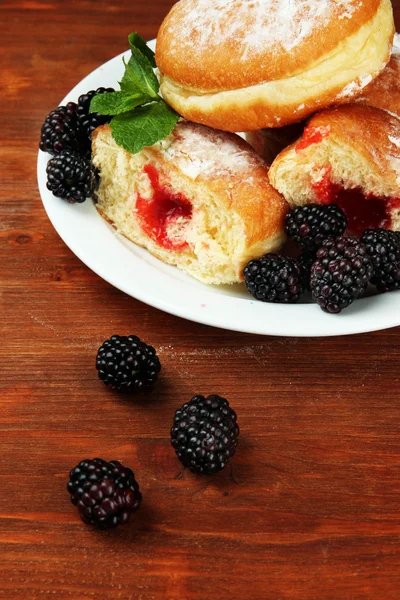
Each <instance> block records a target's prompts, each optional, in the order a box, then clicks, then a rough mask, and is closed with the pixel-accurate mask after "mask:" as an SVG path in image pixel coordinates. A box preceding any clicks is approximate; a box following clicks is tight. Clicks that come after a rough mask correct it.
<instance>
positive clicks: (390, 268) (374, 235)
mask: <svg viewBox="0 0 400 600" xmlns="http://www.w3.org/2000/svg"><path fill="white" fill-rule="evenodd" d="M361 241H362V242H363V243H364V244H365V246H366V248H367V253H368V255H369V256H370V257H371V260H372V264H373V267H374V272H373V274H372V277H371V283H373V284H374V285H376V287H377V289H378V291H379V292H390V291H393V290H399V289H400V233H398V232H394V231H388V230H386V229H367V230H366V231H364V233H363V236H362V238H361Z"/></svg>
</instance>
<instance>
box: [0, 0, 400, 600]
mask: <svg viewBox="0 0 400 600" xmlns="http://www.w3.org/2000/svg"><path fill="white" fill-rule="evenodd" d="M171 5H172V2H171V1H169V0H152V1H150V2H144V1H143V0H140V1H138V2H132V1H128V0H121V1H119V2H113V1H107V2H106V1H104V0H96V1H95V0H90V1H89V0H80V1H79V2H64V1H62V0H59V1H55V0H36V1H33V0H32V1H28V0H24V1H22V0H2V2H0V23H1V31H2V35H1V42H0V43H1V50H0V52H1V53H0V57H1V84H0V85H1V90H2V91H1V103H0V113H1V140H2V141H1V145H0V168H1V176H0V182H1V183H0V199H1V202H0V215H1V216H0V253H1V263H0V277H1V290H0V291H1V296H0V298H1V325H0V327H1V342H0V355H1V359H0V365H1V367H0V382H1V383H0V384H1V394H0V432H1V433H0V597H1V598H22V597H24V598H29V599H30V598H33V599H36V598H38V599H39V598H50V597H52V598H79V599H93V598H110V599H111V598H112V599H124V600H128V599H132V600H151V599H157V600H158V599H167V600H172V599H173V600H177V599H179V600H181V599H184V600H186V599H188V600H190V599H196V600H208V599H217V598H220V599H224V600H228V599H232V600H245V599H251V600H255V599H257V600H258V599H262V600H264V599H275V600H278V599H299V600H300V599H315V600H323V599H332V600H341V599H346V600H347V599H352V600H358V599H364V598H371V599H374V600H377V599H385V600H388V599H389V600H390V599H393V600H398V599H399V598H400V394H399V385H400V375H399V361H400V347H399V343H400V329H394V330H391V331H384V332H379V333H373V334H368V335H362V336H353V337H342V338H336V339H283V338H268V337H256V336H252V335H244V334H238V333H230V332H225V331H220V330H217V329H213V328H210V327H206V326H202V325H197V324H194V323H189V322H186V321H184V320H182V319H179V318H175V317H173V316H170V315H167V314H164V313H162V312H160V311H158V310H155V309H153V308H150V307H148V306H145V305H144V304H142V303H140V302H138V301H136V300H134V299H132V298H130V297H128V296H126V295H124V294H123V293H121V292H119V291H117V290H116V289H113V288H112V287H111V286H110V285H108V284H107V283H105V282H104V281H102V280H101V279H100V278H99V277H97V276H96V275H95V274H94V273H92V272H91V271H90V270H89V269H88V268H87V267H86V266H85V265H84V264H82V263H81V262H80V261H79V260H78V259H77V258H76V257H75V256H74V255H73V254H72V252H71V251H70V250H69V249H68V248H67V247H66V246H65V245H64V243H63V242H62V241H61V239H60V238H59V237H58V235H57V234H56V232H55V231H54V230H53V228H52V226H51V224H50V222H49V221H48V219H47V217H46V214H45V212H44V210H43V207H42V204H41V201H40V197H39V193H38V190H37V185H36V164H35V163H36V155H37V144H38V139H39V130H40V126H41V123H42V121H43V119H44V117H45V115H46V114H47V113H48V112H49V110H51V109H52V108H54V107H55V106H56V105H57V104H58V102H59V100H60V98H62V97H63V96H64V95H65V94H66V93H67V92H68V90H70V89H71V88H72V87H73V86H74V85H75V84H76V83H77V82H78V81H79V80H80V79H81V78H82V77H83V76H85V75H86V74H87V73H89V72H90V71H92V70H93V69H94V68H95V67H97V66H98V65H100V64H101V63H103V62H104V61H106V60H108V59H110V58H111V57H113V56H115V55H116V54H118V53H120V52H121V51H123V50H124V49H126V36H127V34H128V33H129V32H130V31H131V30H137V31H139V32H140V33H141V34H142V36H143V37H145V38H147V39H150V38H153V37H154V36H155V35H156V32H157V27H158V25H159V24H160V22H161V19H162V17H163V16H164V15H165V14H166V12H167V10H168V9H169V7H170V6H171ZM394 6H395V11H396V13H397V22H398V24H399V25H398V26H400V1H399V0H395V2H394ZM88 235H90V232H88ZM113 333H120V334H130V333H135V334H137V335H139V336H140V337H142V338H143V339H144V340H146V341H147V342H149V343H152V344H153V345H154V346H155V347H156V348H157V349H158V352H159V355H160V358H161V361H162V364H163V371H162V376H161V378H160V381H159V383H158V385H157V387H156V389H155V391H154V393H153V394H152V395H151V396H148V397H144V398H140V399H138V400H132V401H128V400H127V399H124V398H121V397H119V396H118V395H116V394H115V393H112V392H111V391H109V390H107V389H106V388H105V387H104V386H103V385H102V384H101V382H100V381H99V380H98V379H97V375H96V371H95V368H94V360H95V355H96V350H97V348H98V346H99V345H100V343H101V342H102V341H103V340H104V339H106V338H107V337H109V336H110V335H112V334H113ZM194 393H204V394H209V393H220V394H221V395H224V396H226V397H227V398H228V399H229V400H230V402H231V404H232V406H233V407H234V408H235V409H236V411H237V413H238V419H239V423H240V426H241V437H240V446H239V449H238V452H237V455H236V456H235V458H234V460H233V461H232V464H231V467H229V468H227V469H226V470H225V472H222V473H221V474H219V475H217V476H213V477H210V478H202V477H198V476H194V475H192V474H191V473H189V472H187V471H186V472H184V473H183V474H182V475H181V468H180V463H179V462H178V460H177V459H176V457H175V454H174V452H173V450H172V448H171V446H170V444H169V428H170V424H171V420H172V415H173V412H174V409H175V408H177V407H178V406H179V405H180V404H182V403H183V402H184V401H185V400H187V399H189V398H190V397H191V396H192V395H193V394H194ZM95 456H101V457H103V458H105V459H107V460H111V459H119V460H121V461H122V462H123V463H125V464H126V465H128V466H131V467H132V468H133V469H134V471H135V473H136V475H137V478H138V480H139V482H140V485H141V489H142V491H143V496H144V500H143V504H142V508H141V509H140V511H139V512H138V513H137V515H136V517H135V518H134V519H133V521H132V523H131V524H130V525H128V526H126V527H121V528H120V529H119V530H115V531H109V532H98V531H94V530H92V529H90V528H88V527H86V526H85V525H83V524H82V523H81V522H80V520H79V517H78V514H77V512H76V510H75V508H74V507H72V505H71V504H70V501H69V497H68V494H67V492H66V489H65V486H66V482H67V477H68V472H69V470H70V468H72V467H73V466H74V465H75V464H76V463H77V462H78V461H80V460H81V459H83V458H85V457H90V458H93V457H95Z"/></svg>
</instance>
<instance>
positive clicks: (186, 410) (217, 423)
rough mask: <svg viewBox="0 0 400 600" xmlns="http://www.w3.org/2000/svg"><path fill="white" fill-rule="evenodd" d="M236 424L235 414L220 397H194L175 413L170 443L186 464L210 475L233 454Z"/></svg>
mask: <svg viewBox="0 0 400 600" xmlns="http://www.w3.org/2000/svg"><path fill="white" fill-rule="evenodd" d="M238 435H239V427H238V425H237V423H236V413H235V411H234V410H232V408H230V406H229V402H228V401H227V400H225V398H221V396H217V395H212V396H208V398H205V397H204V396H200V395H197V396H193V398H192V399H191V400H190V401H189V402H187V403H186V404H184V405H183V406H182V407H181V408H180V409H178V410H177V411H176V412H175V416H174V423H173V426H172V429H171V443H172V445H173V447H174V448H175V452H176V454H177V456H178V458H179V460H180V461H181V462H182V464H183V465H184V466H185V467H189V469H190V470H191V471H193V473H203V474H204V475H211V474H212V473H217V472H218V471H221V469H223V468H224V467H225V465H226V463H227V462H228V460H229V459H230V458H231V456H233V455H234V454H235V451H236V447H237V444H238V443H237V437H238Z"/></svg>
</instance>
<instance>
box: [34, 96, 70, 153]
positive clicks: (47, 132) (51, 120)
mask: <svg viewBox="0 0 400 600" xmlns="http://www.w3.org/2000/svg"><path fill="white" fill-rule="evenodd" d="M76 111H77V105H76V104H75V102H69V103H68V104H67V105H66V106H59V107H58V108H56V109H55V110H52V111H51V113H49V114H48V115H47V117H46V119H45V121H44V123H43V125H42V130H41V135H40V144H39V147H40V149H41V150H43V152H49V153H50V154H59V153H60V152H62V151H63V150H66V149H70V150H78V149H79V132H78V119H77V112H76Z"/></svg>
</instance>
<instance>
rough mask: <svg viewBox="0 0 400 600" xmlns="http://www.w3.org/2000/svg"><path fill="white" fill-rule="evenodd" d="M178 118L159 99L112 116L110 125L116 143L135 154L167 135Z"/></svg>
mask: <svg viewBox="0 0 400 600" xmlns="http://www.w3.org/2000/svg"><path fill="white" fill-rule="evenodd" d="M178 119H179V115H178V114H177V113H176V112H175V111H174V110H172V108H170V107H169V106H168V104H166V103H165V102H164V101H163V100H161V102H153V103H152V104H147V105H146V106H140V107H138V108H136V109H135V110H134V111H132V112H129V113H125V114H123V115H118V116H117V117H114V118H113V119H112V121H111V123H110V126H111V129H112V135H113V138H114V140H115V141H116V142H117V144H118V145H119V146H122V147H123V148H125V150H128V152H131V153H132V154H136V153H137V152H140V150H142V149H143V148H145V147H147V146H152V145H153V144H156V143H157V142H159V141H160V140H162V139H164V138H165V137H167V136H168V135H169V134H170V133H171V131H172V130H173V128H174V127H175V125H176V123H177V121H178Z"/></svg>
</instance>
